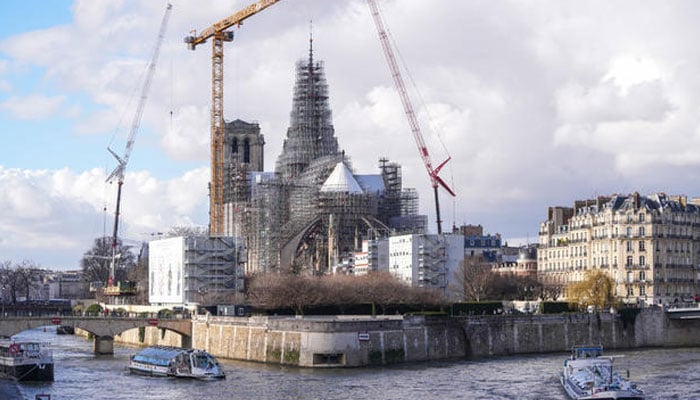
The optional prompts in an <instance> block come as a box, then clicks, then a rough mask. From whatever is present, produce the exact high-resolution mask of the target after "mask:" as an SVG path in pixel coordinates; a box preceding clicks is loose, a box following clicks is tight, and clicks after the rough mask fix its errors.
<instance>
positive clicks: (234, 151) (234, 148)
mask: <svg viewBox="0 0 700 400" xmlns="http://www.w3.org/2000/svg"><path fill="white" fill-rule="evenodd" d="M231 154H238V138H233V140H232V141H231Z"/></svg>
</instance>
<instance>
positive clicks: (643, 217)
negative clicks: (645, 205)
mask: <svg viewBox="0 0 700 400" xmlns="http://www.w3.org/2000/svg"><path fill="white" fill-rule="evenodd" d="M646 216H647V215H646V214H644V213H640V214H639V222H644V220H645V219H646Z"/></svg>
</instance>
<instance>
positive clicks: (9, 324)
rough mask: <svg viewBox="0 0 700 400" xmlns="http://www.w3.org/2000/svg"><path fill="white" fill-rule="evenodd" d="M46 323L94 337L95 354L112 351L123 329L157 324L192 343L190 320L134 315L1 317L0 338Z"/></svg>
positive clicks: (184, 344)
mask: <svg viewBox="0 0 700 400" xmlns="http://www.w3.org/2000/svg"><path fill="white" fill-rule="evenodd" d="M47 325H61V326H69V327H73V328H79V329H82V330H84V331H87V332H89V333H91V334H92V336H93V337H94V338H95V347H94V349H95V353H96V354H113V353H114V336H115V335H118V334H120V333H122V332H124V331H127V330H129V329H134V328H140V327H147V326H151V327H158V328H161V329H166V330H171V331H173V332H176V333H179V334H180V335H182V338H183V340H182V343H183V347H189V346H188V345H187V344H189V345H191V343H192V320H191V319H170V318H143V317H142V318H136V317H118V316H106V317H101V316H100V317H90V316H37V317H29V316H26V317H4V318H3V317H0V337H10V336H13V335H16V334H18V333H20V332H22V331H26V330H29V329H34V328H38V327H41V326H47Z"/></svg>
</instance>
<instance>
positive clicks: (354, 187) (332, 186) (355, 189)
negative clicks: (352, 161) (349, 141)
mask: <svg viewBox="0 0 700 400" xmlns="http://www.w3.org/2000/svg"><path fill="white" fill-rule="evenodd" d="M321 192H346V193H362V187H361V186H360V184H359V183H357V180H355V177H353V176H352V172H350V170H349V169H348V167H347V166H346V165H345V163H343V162H339V163H338V164H336V165H335V168H334V169H333V172H331V174H330V176H328V179H326V181H325V182H324V183H323V186H321Z"/></svg>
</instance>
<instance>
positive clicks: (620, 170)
mask: <svg viewBox="0 0 700 400" xmlns="http://www.w3.org/2000/svg"><path fill="white" fill-rule="evenodd" d="M173 2H174V8H173V13H172V17H171V20H170V24H169V27H168V31H167V34H166V39H165V41H164V42H163V45H162V52H161V57H160V59H159V63H158V65H157V69H156V75H155V77H154V81H153V86H152V89H151V92H150V94H149V97H148V101H147V106H146V109H145V112H144V115H143V121H142V123H141V126H142V129H141V131H142V132H140V134H139V137H138V138H137V143H136V146H137V148H140V147H141V146H143V147H148V148H149V149H151V150H153V149H155V150H153V151H157V152H159V154H158V157H157V158H155V157H154V159H157V160H158V162H159V163H164V165H161V164H158V165H153V167H152V169H153V170H152V171H147V170H142V171H130V170H129V171H127V181H126V183H125V186H124V190H125V199H124V201H125V207H124V213H125V223H126V226H127V228H126V229H133V232H136V233H138V232H139V231H147V230H149V229H158V230H163V229H167V225H168V224H173V223H176V222H187V221H191V222H193V223H206V210H207V209H208V205H207V192H206V188H207V181H208V175H207V171H208V165H209V136H210V131H209V123H210V114H209V112H210V111H209V110H210V101H211V59H210V57H211V47H210V45H209V44H207V45H204V46H200V48H198V49H197V50H196V51H194V52H191V51H189V50H187V49H186V46H185V45H184V43H183V42H182V37H183V36H184V35H186V34H188V33H189V32H190V31H191V29H198V30H201V29H203V28H205V27H207V26H209V25H211V24H212V23H213V22H216V21H217V20H218V19H220V18H223V17H224V16H227V15H229V14H231V13H233V12H234V11H236V10H237V9H239V8H241V7H243V6H245V5H247V3H248V2H246V1H243V0H240V1H233V2H231V1H223V0H219V1H215V0H208V1H205V2H204V3H202V2H191V1H173ZM382 8H383V11H384V16H385V22H387V24H388V25H389V27H390V29H391V32H392V35H393V37H394V38H395V40H396V42H397V43H398V45H399V46H400V52H401V55H402V57H403V59H404V60H405V61H406V63H407V64H408V66H409V68H410V70H411V74H412V75H413V79H414V80H415V82H416V86H417V87H419V88H420V90H421V92H422V94H423V97H424V102H421V101H418V100H419V99H417V98H416V97H415V95H414V94H413V93H412V98H413V100H414V108H415V111H416V113H417V116H418V117H419V121H420V123H421V127H422V130H423V135H424V137H425V139H426V144H427V145H428V147H429V149H430V152H431V155H432V158H433V163H434V164H437V163H439V162H441V161H442V160H443V159H444V158H445V157H446V156H447V153H449V155H451V156H452V160H451V161H450V162H449V163H448V164H447V166H446V167H445V168H444V169H443V172H442V173H441V176H442V177H443V178H445V179H446V180H447V181H448V183H451V184H452V183H453V185H454V188H455V190H456V192H457V193H458V197H457V199H456V201H455V202H454V203H452V202H451V201H450V199H448V198H447V197H446V196H443V195H441V196H442V197H441V201H442V212H443V219H444V220H445V221H446V222H445V224H447V223H448V222H452V220H454V221H455V222H457V223H462V222H466V223H477V224H482V225H483V226H484V227H485V228H486V230H487V231H490V232H494V233H495V232H500V233H502V234H504V236H505V237H526V236H527V235H528V234H532V237H534V236H535V235H536V232H537V229H538V223H539V221H540V220H542V219H543V218H544V216H545V210H546V207H547V206H550V205H567V204H571V202H572V201H573V200H574V199H576V198H580V197H585V196H592V195H595V194H604V193H612V192H623V191H642V192H643V191H645V190H648V191H657V190H658V191H666V192H669V193H671V192H673V191H674V190H677V191H681V192H692V191H693V190H695V189H694V188H695V187H697V186H698V183H700V173H695V172H693V171H695V170H698V171H700V168H698V167H699V166H700V159H699V157H698V156H696V154H700V113H698V110H699V109H700V79H699V78H698V75H697V70H698V69H700V56H699V55H697V51H696V50H695V48H694V43H693V41H692V40H691V39H692V38H694V37H697V36H698V33H700V32H699V30H700V25H698V24H697V21H696V19H697V18H695V17H696V16H697V13H698V11H699V10H700V4H695V3H692V2H670V3H669V2H665V3H660V2H655V1H645V0H643V1H642V2H641V3H639V2H638V1H632V0H620V1H615V2H609V1H604V0H591V1H587V2H561V1H556V0H552V1H542V2H522V1H500V2H454V1H447V0H440V1H434V2H431V4H430V6H429V7H428V6H427V5H426V4H425V2H424V1H420V0H402V1H393V2H382ZM428 8H429V12H427V10H428ZM72 10H73V13H74V21H72V22H70V23H69V24H66V25H63V26H54V27H50V28H48V29H45V30H41V31H35V32H23V33H22V32H18V34H17V35H15V36H13V37H12V38H11V39H6V40H4V41H3V42H2V43H0V50H1V51H3V60H2V61H0V92H1V93H2V94H3V95H7V97H5V98H4V100H2V101H3V106H2V107H3V109H4V110H5V111H7V112H12V113H15V112H16V113H20V114H16V115H15V114H12V115H15V116H16V117H18V118H19V117H25V118H28V117H40V116H41V117H49V116H50V117H53V116H56V115H58V114H60V115H65V114H66V113H68V115H69V116H70V118H72V119H73V121H74V127H73V130H72V131H71V134H73V133H74V132H78V133H90V134H92V135H93V136H91V138H83V137H79V138H77V139H75V140H74V141H73V142H72V146H71V147H75V148H76V149H78V150H77V151H81V152H82V153H83V154H90V153H93V152H95V148H96V147H99V149H100V151H102V149H103V148H104V147H105V146H106V145H107V144H108V142H109V140H108V138H109V136H110V135H111V133H112V132H113V131H114V128H115V125H117V124H121V125H122V126H128V125H129V124H130V122H131V118H132V116H133V114H134V107H135V104H136V102H137V99H138V93H139V90H140V88H141V81H140V77H141V76H142V74H143V69H144V67H145V65H146V63H147V61H148V58H149V57H150V51H151V49H152V46H153V43H154V42H155V39H156V31H157V28H158V23H159V22H160V19H161V17H162V15H163V11H164V4H162V3H160V2H143V1H136V0H124V1H118V2H108V3H102V2H94V1H89V0H80V1H76V2H75V3H74V5H73V8H72ZM310 19H313V21H314V22H313V29H314V49H315V58H316V59H318V60H323V61H324V62H325V66H326V77H327V79H328V84H329V90H330V91H329V95H330V101H331V104H332V109H333V113H334V125H335V131H336V135H337V136H338V141H339V144H340V146H341V148H343V149H345V150H346V153H347V154H348V155H349V156H350V157H351V158H352V160H353V164H354V167H355V169H356V170H358V172H360V173H372V172H376V171H377V160H378V159H379V157H382V156H385V157H388V158H389V159H390V160H392V161H397V162H399V163H401V164H402V172H403V179H404V185H405V186H407V187H414V188H416V189H417V190H418V191H419V193H420V195H421V211H422V212H424V213H427V214H430V217H429V220H430V221H431V228H432V227H433V225H434V223H433V222H432V221H434V216H433V214H434V205H433V197H432V191H431V188H430V185H429V181H428V178H427V174H426V172H425V169H424V167H423V165H422V162H421V159H420V157H419V155H418V151H417V150H416V145H415V142H414V140H413V137H412V135H411V132H410V130H409V128H408V124H407V122H406V116H405V114H404V111H403V109H402V107H401V103H400V101H399V98H398V95H397V94H396V91H395V89H394V87H393V85H392V81H391V76H390V74H389V71H388V68H387V66H386V61H385V60H384V57H383V54H382V50H381V46H380V44H379V40H378V38H377V33H376V31H375V28H374V25H373V23H372V20H371V17H370V14H369V12H368V10H367V6H366V4H365V2H364V1H363V0H362V1H361V0H353V1H347V2H326V1H319V0H295V1H294V2H292V1H283V2H279V3H278V4H276V5H274V6H272V7H270V8H269V9H266V10H265V11H263V12H262V13H260V14H259V15H255V16H253V17H251V18H250V19H249V20H247V21H246V22H245V24H243V26H241V27H240V28H239V27H236V28H235V29H234V30H235V33H236V38H235V40H234V42H233V43H227V44H226V46H225V64H224V73H225V79H224V88H225V98H224V108H225V117H226V119H227V120H232V119H235V118H242V119H245V120H257V121H259V122H260V125H261V128H262V133H263V134H264V135H265V141H266V154H265V160H266V169H267V170H273V169H274V162H275V160H276V158H277V156H278V154H279V152H280V149H281V147H282V141H283V140H284V138H285V135H286V129H287V126H288V124H289V112H290V108H291V103H292V99H291V93H292V88H293V85H294V78H295V76H294V73H295V71H294V64H295V62H296V61H297V60H298V59H300V58H305V57H307V55H308V53H307V51H308V48H307V45H308V34H309V20H310ZM26 71H33V72H35V73H37V74H39V75H40V77H39V78H38V79H36V81H35V82H32V83H30V85H31V87H32V90H33V92H32V93H33V95H34V96H37V97H36V98H34V99H31V98H29V100H32V102H31V103H29V104H28V103H27V102H26V100H27V98H26V92H25V91H26V90H27V89H26V87H27V84H26V82H22V81H21V80H19V79H18V80H15V78H14V77H15V74H20V75H22V74H23V73H25V72H26ZM22 77H23V78H27V75H26V74H24V75H22ZM405 78H406V81H407V83H408V82H409V80H408V77H407V76H405ZM3 82H5V83H3ZM409 88H410V87H409ZM10 98H14V99H16V100H18V101H17V102H16V104H15V105H8V99H10ZM20 103H22V104H21V105H20ZM35 104H43V106H42V107H41V109H38V108H37V107H36V106H34V105H35ZM28 105H33V106H32V107H27V106H28ZM78 107H79V108H78ZM27 110H32V113H31V114H28V113H29V111H27ZM428 110H429V111H430V115H431V116H432V119H433V122H434V124H435V125H436V126H437V127H438V129H437V130H438V131H439V132H440V138H438V137H437V134H436V133H435V132H434V130H433V129H432V127H431V124H430V122H429V121H428V119H427V118H426V116H427V111H428ZM21 113H25V114H21ZM37 113H39V114H37ZM119 121H122V122H121V123H119ZM125 130H127V129H125ZM125 135H126V134H125ZM83 139H85V141H83ZM88 139H92V141H89V140H88ZM439 139H441V140H439ZM440 141H442V142H443V143H444V145H445V147H446V148H447V151H446V150H444V149H443V147H442V145H441V143H440ZM85 143H88V144H85ZM64 144H65V143H61V144H60V145H61V146H63V145H64ZM45 145H46V146H47V147H54V148H58V146H59V144H58V143H46V144H45ZM21 150H22V151H26V152H28V153H29V152H33V151H36V150H34V149H25V148H23V149H21ZM32 154H34V153H32ZM28 156H30V155H28ZM35 157H36V156H35ZM66 157H71V155H67V156H66ZM72 157H75V158H76V159H80V158H82V154H81V155H79V156H72ZM72 161H73V160H68V161H66V165H68V166H69V168H67V169H63V170H54V171H43V172H41V171H31V170H26V169H23V170H21V171H20V172H21V173H20V172H17V173H16V174H15V175H17V176H20V177H21V176H24V175H25V174H29V175H30V176H33V174H35V173H36V174H40V172H41V173H43V174H48V176H50V177H51V178H50V180H51V182H52V183H51V184H48V183H41V184H37V183H34V185H35V186H32V185H30V184H28V183H27V182H44V181H45V180H46V179H49V178H42V179H39V178H31V179H30V178H29V177H25V178H22V179H20V178H17V177H15V178H14V179H16V180H18V182H20V183H18V184H17V192H14V191H13V192H12V194H11V195H10V194H3V195H2V196H4V197H2V198H3V199H4V200H3V202H4V203H3V204H5V205H6V207H8V209H10V207H12V210H14V211H15V212H17V215H25V216H27V215H29V216H31V215H32V214H31V213H30V211H31V210H33V212H34V215H49V216H53V215H55V214H56V212H57V211H56V209H57V208H56V207H58V206H57V204H64V207H68V209H69V211H68V212H66V213H67V214H68V215H72V216H74V217H75V218H76V219H80V218H82V219H83V220H82V221H79V223H78V225H81V226H90V229H89V230H90V231H93V232H94V231H96V230H100V229H101V227H102V222H101V221H102V219H101V218H102V215H101V210H102V207H103V206H104V204H103V203H104V202H105V201H111V200H110V199H111V198H112V197H113V193H112V192H113V190H114V188H113V187H108V188H109V190H97V191H95V190H94V188H96V187H98V188H101V187H103V186H102V183H101V179H102V177H100V176H99V175H100V174H103V172H102V170H99V169H98V170H92V169H90V168H91V167H88V168H82V169H84V170H85V172H80V171H76V169H75V168H72V167H71V165H72V164H71V163H72ZM110 161H111V160H110ZM184 163H195V164H196V165H199V166H200V168H196V166H195V167H193V168H191V169H192V171H190V172H188V173H177V174H176V175H177V176H178V177H176V178H172V179H165V178H162V177H161V176H159V174H158V173H157V172H155V170H158V169H169V170H178V171H180V170H182V168H183V167H182V165H183V164H184ZM145 165H146V167H145V169H149V166H148V165H149V164H148V163H145ZM187 165H190V164H187ZM61 166H62V165H61ZM61 166H59V167H56V168H60V167H61ZM188 168H189V166H188ZM194 168H196V169H194ZM7 171H9V170H5V171H4V173H5V174H8V172H7ZM96 171H97V172H96ZM42 176H43V175H42ZM5 179H9V178H5ZM3 187H5V186H3ZM48 187H51V188H52V189H51V190H48V189H47V188H48ZM90 188H93V190H90ZM20 189H21V190H23V191H24V192H20ZM36 190H38V191H39V192H38V193H35V192H34V191H36ZM45 192H46V193H45ZM29 193H32V194H34V195H36V196H37V197H36V198H37V199H43V201H38V204H34V203H32V202H30V201H27V202H21V201H18V200H17V199H24V198H26V196H27V195H28V194H29ZM47 193H52V194H51V195H49V194H47ZM103 193H104V197H102V198H106V199H107V200H100V198H101V196H102V195H103ZM689 195H693V193H689ZM11 196H15V197H11ZM42 196H43V197H42ZM52 196H53V197H52ZM55 199H61V201H60V202H58V203H56V202H55V201H52V200H55ZM68 204H70V205H72V206H68ZM76 204H77V206H76ZM85 204H89V205H90V206H89V207H85V206H84V205H85ZM81 205H82V206H81ZM111 206H112V205H111V204H110V206H109V207H110V208H109V210H110V211H109V212H110V213H111V212H112V211H111ZM71 207H74V208H71ZM70 210H73V211H70ZM76 210H79V211H80V212H78V211H76ZM81 212H82V213H85V214H81ZM0 214H2V215H3V216H2V217H0V218H5V219H3V221H5V222H7V224H6V225H4V226H8V227H9V226H13V227H15V228H14V229H16V231H13V232H20V229H19V228H18V227H21V226H22V225H21V224H19V223H18V222H17V220H15V219H12V218H13V217H12V216H11V215H10V216H6V215H5V214H4V212H3V211H2V210H0ZM76 215H77V217H76ZM95 216H97V219H99V220H100V222H98V223H97V224H94V223H90V222H89V221H87V220H90V219H93V218H95ZM8 218H9V219H8ZM59 220H60V221H62V220H61V219H59ZM94 225H96V226H97V227H98V228H100V229H98V228H95V227H94ZM32 227H33V228H34V229H35V232H40V233H36V235H40V234H42V235H43V233H41V232H48V230H47V228H46V227H45V226H41V227H40V226H39V225H38V224H37V225H32ZM130 227H134V228H130ZM39 228H43V230H41V229H39ZM7 229H9V228H7ZM433 229H434V228H433ZM31 231H32V230H31V229H27V230H26V232H31ZM129 234H131V232H130V233H129ZM10 236H12V237H26V236H23V235H22V234H20V233H16V234H13V235H9V234H4V235H2V237H3V240H9V239H8V238H9V237H10ZM65 236H66V237H69V235H65ZM86 236H95V235H94V233H91V234H90V235H88V234H87V233H83V234H82V236H81V237H86ZM81 240H82V239H81ZM81 246H84V244H81Z"/></svg>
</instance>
